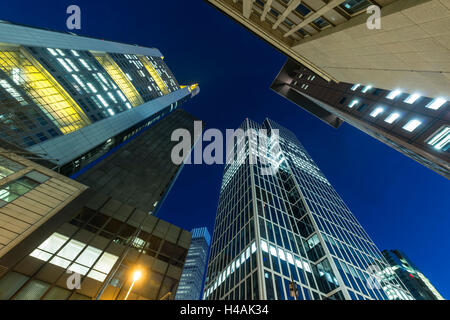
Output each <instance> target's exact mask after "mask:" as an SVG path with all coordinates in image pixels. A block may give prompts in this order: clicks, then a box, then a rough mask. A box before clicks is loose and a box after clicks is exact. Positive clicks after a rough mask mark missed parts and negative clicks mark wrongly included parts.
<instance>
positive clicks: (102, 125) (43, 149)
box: [27, 88, 190, 165]
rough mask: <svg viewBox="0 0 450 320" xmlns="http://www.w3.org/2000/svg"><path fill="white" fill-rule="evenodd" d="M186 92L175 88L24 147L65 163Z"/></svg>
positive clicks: (182, 96) (186, 91)
mask: <svg viewBox="0 0 450 320" xmlns="http://www.w3.org/2000/svg"><path fill="white" fill-rule="evenodd" d="M189 94H190V92H189V90H188V89H187V88H184V89H180V90H177V91H175V92H172V93H170V94H168V95H165V96H162V97H160V98H157V99H154V100H151V101H149V102H146V103H144V104H142V105H140V106H138V107H136V108H133V109H130V110H127V111H125V112H122V113H119V114H117V115H115V116H114V117H110V118H107V119H103V120H101V121H98V122H95V123H93V124H91V125H89V126H87V127H84V128H82V129H80V130H78V131H75V132H72V133H70V134H67V135H64V136H59V137H56V138H53V139H51V140H47V141H45V142H42V143H40V144H37V145H34V146H31V147H29V148H28V149H27V150H28V151H30V152H34V153H37V154H44V156H43V158H46V159H49V160H51V161H55V162H56V163H57V164H58V165H64V164H66V163H68V162H70V161H71V160H73V159H76V158H77V157H79V156H81V155H83V154H84V153H86V152H88V151H89V150H91V149H92V148H95V147H96V146H98V145H100V144H101V143H103V142H105V141H106V140H108V139H109V138H111V137H114V136H115V135H117V134H119V133H120V132H122V131H124V130H126V129H128V128H130V127H131V126H133V125H135V124H137V123H139V122H141V121H143V120H145V119H146V118H148V117H150V116H152V115H153V114H155V113H157V112H159V111H161V110H163V109H164V108H166V107H167V106H169V105H170V104H172V103H174V102H176V101H178V100H180V99H182V98H184V97H186V96H188V95H189Z"/></svg>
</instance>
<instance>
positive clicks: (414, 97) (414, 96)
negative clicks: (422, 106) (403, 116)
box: [404, 93, 421, 104]
mask: <svg viewBox="0 0 450 320" xmlns="http://www.w3.org/2000/svg"><path fill="white" fill-rule="evenodd" d="M420 97H421V96H420V94H418V93H414V94H411V95H410V96H409V97H408V98H406V99H405V101H404V102H405V103H409V104H413V103H414V102H416V101H417V99H419V98H420Z"/></svg>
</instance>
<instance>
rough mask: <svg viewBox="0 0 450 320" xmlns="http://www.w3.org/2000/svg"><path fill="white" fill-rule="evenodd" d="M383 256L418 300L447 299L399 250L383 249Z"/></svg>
mask: <svg viewBox="0 0 450 320" xmlns="http://www.w3.org/2000/svg"><path fill="white" fill-rule="evenodd" d="M382 253H383V256H384V257H385V258H386V260H387V261H388V262H389V264H390V266H389V267H388V268H390V270H391V271H394V272H395V273H396V274H397V276H398V277H399V278H400V279H401V280H402V282H403V283H404V284H405V286H406V287H407V288H408V290H409V292H411V294H412V295H413V297H414V299H416V300H445V299H444V297H442V296H441V294H440V293H439V292H438V291H437V290H436V288H435V287H434V286H433V285H432V284H431V282H430V281H429V280H428V279H427V277H425V276H424V275H423V273H422V272H421V271H420V270H419V269H418V268H417V267H416V265H415V264H414V263H412V262H411V260H410V259H409V258H408V257H407V256H406V255H405V254H404V253H403V252H401V251H399V250H383V252H382Z"/></svg>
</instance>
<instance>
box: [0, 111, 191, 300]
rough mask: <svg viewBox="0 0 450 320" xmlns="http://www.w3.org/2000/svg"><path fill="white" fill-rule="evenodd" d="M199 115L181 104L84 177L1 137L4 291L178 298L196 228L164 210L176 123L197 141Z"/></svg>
mask: <svg viewBox="0 0 450 320" xmlns="http://www.w3.org/2000/svg"><path fill="white" fill-rule="evenodd" d="M156 120H157V119H155V121H156ZM195 120H196V119H195V118H194V117H193V116H191V115H190V114H188V113H187V112H185V111H183V110H181V109H178V110H175V111H174V112H171V113H170V114H168V115H167V116H166V117H165V118H164V119H161V120H160V121H158V122H156V123H152V122H150V123H147V124H146V125H145V126H143V128H142V129H141V130H136V131H135V132H131V133H130V134H129V135H130V136H127V137H125V138H126V139H125V142H123V143H122V144H120V145H118V146H117V147H115V148H113V149H111V150H110V151H109V152H108V153H106V154H104V155H103V156H102V157H100V158H98V159H97V160H96V161H95V162H92V163H90V164H89V165H88V166H86V167H84V168H83V169H82V170H81V171H79V172H78V176H76V177H74V178H76V179H77V181H75V180H72V179H70V178H68V177H65V176H63V175H61V174H59V173H57V172H55V171H54V170H51V169H52V168H51V166H49V165H48V161H47V160H45V159H41V158H39V157H38V156H37V155H35V154H33V153H31V152H29V151H27V150H24V149H21V148H19V147H17V146H15V145H11V144H10V143H7V142H5V141H0V146H1V147H2V148H1V149H0V299H19V300H23V299H63V300H64V299H108V300H110V299H119V300H122V299H125V297H126V298H127V299H151V300H154V299H174V298H175V293H176V290H177V287H178V282H179V280H180V278H181V273H182V270H183V266H184V262H185V259H186V255H187V252H188V249H189V245H190V240H191V234H190V233H189V232H187V231H185V230H182V229H180V228H178V227H176V226H174V225H171V224H170V223H168V222H165V221H163V220H161V219H158V218H157V217H156V216H155V214H156V212H157V210H158V207H159V205H160V204H161V203H162V202H163V201H164V198H165V197H166V195H167V193H168V192H169V190H170V188H171V186H172V185H173V183H174V182H175V180H176V178H177V175H178V174H179V172H180V171H181V169H182V166H178V165H175V164H173V162H172V161H171V158H170V156H171V148H172V146H173V145H174V144H175V143H176V142H173V141H171V133H172V131H173V130H174V129H175V128H176V129H179V128H184V129H186V130H188V131H189V132H190V133H191V136H192V137H193V140H192V143H194V141H195V140H196V139H197V138H198V137H196V136H195V134H196V133H195V132H194V121H195ZM38 163H41V164H42V165H40V164H38ZM49 167H50V168H49ZM137 270H138V271H139V272H140V273H141V275H142V277H141V279H139V280H138V281H136V283H135V284H134V285H133V286H132V284H133V282H132V281H131V280H130V279H131V277H132V275H133V273H134V272H135V271H137ZM73 272H76V273H77V274H78V275H79V278H78V279H79V284H80V286H79V287H70V286H69V284H70V283H72V282H73V281H76V279H75V278H73V279H72V278H71V276H73V274H74V273H73ZM68 279H69V280H68ZM130 288H132V290H130Z"/></svg>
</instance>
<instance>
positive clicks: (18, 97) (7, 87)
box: [0, 80, 28, 106]
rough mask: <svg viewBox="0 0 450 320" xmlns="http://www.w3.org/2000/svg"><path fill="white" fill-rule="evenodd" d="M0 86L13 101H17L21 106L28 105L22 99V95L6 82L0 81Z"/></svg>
mask: <svg viewBox="0 0 450 320" xmlns="http://www.w3.org/2000/svg"><path fill="white" fill-rule="evenodd" d="M0 86H2V87H3V89H5V90H6V91H7V92H8V93H9V94H10V95H11V96H12V97H13V98H14V99H16V100H17V102H19V103H20V104H21V105H22V106H25V105H27V104H28V103H27V102H26V101H25V100H24V99H23V97H22V95H21V94H20V93H19V92H17V90H16V89H14V88H13V87H12V86H11V85H10V84H9V82H8V81H6V80H0Z"/></svg>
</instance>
